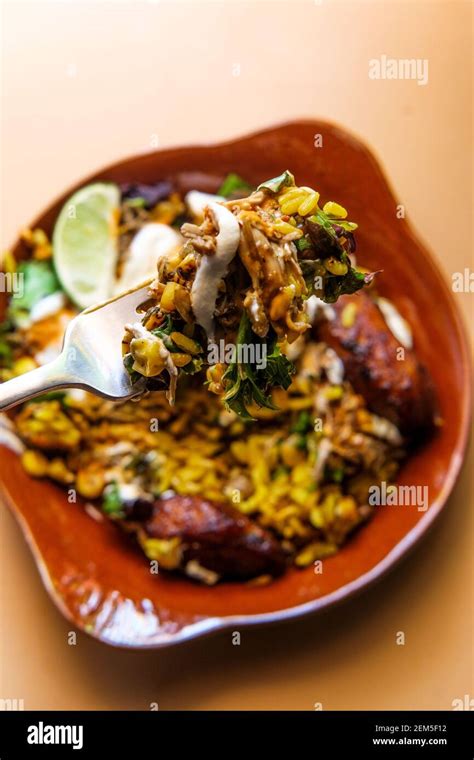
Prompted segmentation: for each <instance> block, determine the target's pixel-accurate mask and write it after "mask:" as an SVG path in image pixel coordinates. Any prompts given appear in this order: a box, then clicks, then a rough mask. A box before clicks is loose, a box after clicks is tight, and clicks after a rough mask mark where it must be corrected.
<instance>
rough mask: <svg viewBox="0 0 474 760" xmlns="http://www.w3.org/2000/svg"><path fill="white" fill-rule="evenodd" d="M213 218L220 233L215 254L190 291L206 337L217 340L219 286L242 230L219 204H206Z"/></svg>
mask: <svg viewBox="0 0 474 760" xmlns="http://www.w3.org/2000/svg"><path fill="white" fill-rule="evenodd" d="M207 205H208V207H209V209H210V210H211V212H212V213H213V214H214V217H215V220H216V222H217V226H218V228H219V232H218V234H217V238H216V250H215V252H214V253H212V254H210V255H203V256H202V258H201V261H200V264H199V267H198V270H197V272H196V276H195V278H194V282H193V286H192V288H191V306H192V308H193V312H194V316H195V319H196V322H197V323H198V324H199V325H201V327H203V328H204V330H205V332H206V334H207V337H208V338H209V339H210V340H213V339H214V311H215V308H216V301H217V295H218V290H219V283H220V281H221V280H222V279H223V278H224V277H225V275H226V274H227V269H228V267H229V264H230V262H231V261H232V259H233V258H234V256H235V254H236V252H237V248H238V245H239V241H240V227H239V223H238V221H237V219H236V218H235V216H234V215H233V214H232V213H231V212H230V211H229V210H228V209H227V208H225V207H224V206H221V205H220V204H219V203H215V202H210V203H208V204H207Z"/></svg>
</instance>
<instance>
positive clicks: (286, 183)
mask: <svg viewBox="0 0 474 760" xmlns="http://www.w3.org/2000/svg"><path fill="white" fill-rule="evenodd" d="M294 184H295V178H294V177H293V175H292V173H291V172H289V171H288V170H286V171H284V172H283V174H279V175H278V177H273V178H272V179H267V180H266V181H265V182H261V183H260V185H259V186H258V187H257V190H270V192H271V193H279V192H280V190H282V189H283V188H284V187H290V186H291V185H294Z"/></svg>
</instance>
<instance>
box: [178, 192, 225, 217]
mask: <svg viewBox="0 0 474 760" xmlns="http://www.w3.org/2000/svg"><path fill="white" fill-rule="evenodd" d="M219 201H225V198H224V197H223V196H222V195H212V194H211V193H201V192H200V190H190V191H189V193H187V195H186V196H185V199H184V202H185V203H186V206H187V207H188V209H189V211H190V212H191V214H192V215H193V216H197V217H202V216H203V214H204V209H205V208H206V206H208V205H209V204H210V203H212V202H214V203H219Z"/></svg>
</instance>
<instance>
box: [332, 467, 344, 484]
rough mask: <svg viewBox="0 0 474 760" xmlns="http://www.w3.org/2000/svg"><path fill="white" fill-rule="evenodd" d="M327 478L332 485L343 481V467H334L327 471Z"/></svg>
mask: <svg viewBox="0 0 474 760" xmlns="http://www.w3.org/2000/svg"><path fill="white" fill-rule="evenodd" d="M329 476H330V478H331V480H333V481H334V483H342V481H343V480H344V467H335V468H334V469H332V470H330V471H329Z"/></svg>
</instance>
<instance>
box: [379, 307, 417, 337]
mask: <svg viewBox="0 0 474 760" xmlns="http://www.w3.org/2000/svg"><path fill="white" fill-rule="evenodd" d="M377 306H378V307H379V309H380V311H381V312H382V315H383V318H384V319H385V322H386V324H387V327H388V329H389V330H390V332H391V333H392V335H393V336H394V337H395V338H396V339H397V340H398V341H399V342H400V343H401V344H402V346H404V347H405V348H413V333H412V331H411V327H410V325H409V324H408V322H407V321H406V319H404V318H403V317H402V315H401V314H400V312H399V311H398V309H397V308H396V307H395V306H394V305H393V303H392V302H391V301H389V300H388V298H381V297H379V298H377Z"/></svg>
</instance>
